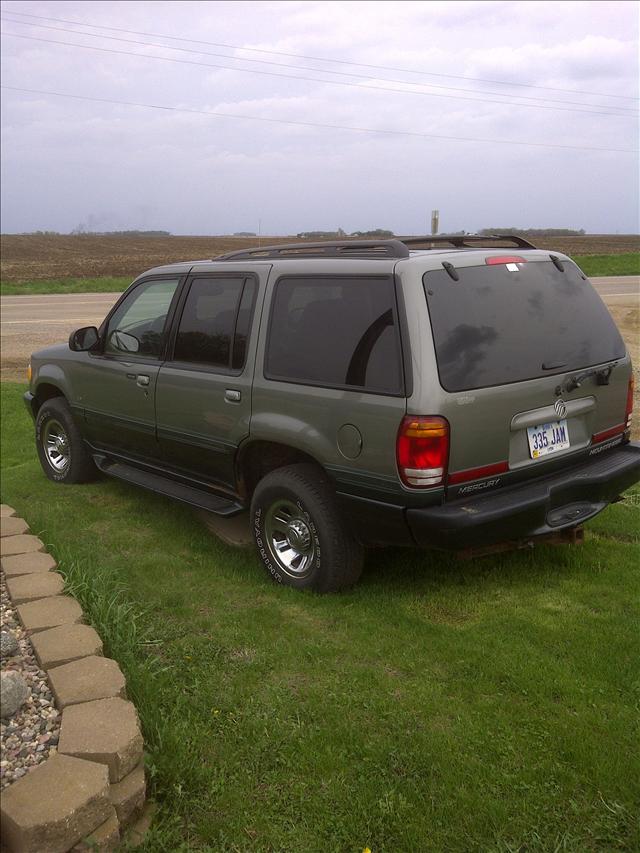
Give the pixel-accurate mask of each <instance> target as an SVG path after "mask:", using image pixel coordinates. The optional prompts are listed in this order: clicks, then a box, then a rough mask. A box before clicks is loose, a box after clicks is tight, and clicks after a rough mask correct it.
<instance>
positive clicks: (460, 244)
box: [398, 234, 536, 249]
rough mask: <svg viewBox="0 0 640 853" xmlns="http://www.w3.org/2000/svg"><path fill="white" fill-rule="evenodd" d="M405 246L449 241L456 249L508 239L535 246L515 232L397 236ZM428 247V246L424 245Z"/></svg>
mask: <svg viewBox="0 0 640 853" xmlns="http://www.w3.org/2000/svg"><path fill="white" fill-rule="evenodd" d="M398 240H400V241H401V242H402V243H404V244H405V246H419V245H421V244H423V243H449V244H450V245H452V246H454V247H455V248H456V249H475V248H478V247H477V245H473V244H474V243H475V244H477V243H495V242H498V241H500V242H505V241H507V240H510V241H511V242H512V243H513V244H514V245H515V246H517V247H518V248H519V249H535V248H536V246H534V245H533V243H530V242H529V241H528V240H525V239H524V237H519V236H518V235H517V234H438V235H436V236H430V235H428V236H426V237H398ZM470 241H471V242H470ZM425 248H430V247H425Z"/></svg>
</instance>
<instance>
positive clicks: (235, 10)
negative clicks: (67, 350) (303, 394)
mask: <svg viewBox="0 0 640 853" xmlns="http://www.w3.org/2000/svg"><path fill="white" fill-rule="evenodd" d="M2 8H3V10H4V11H8V12H10V11H11V10H12V9H13V10H14V11H20V12H29V13H32V14H35V15H49V16H52V17H57V18H69V19H77V20H84V21H90V22H93V23H103V24H106V25H108V26H113V27H123V28H129V29H134V30H141V31H145V32H149V33H168V34H172V35H181V36H185V37H187V38H194V39H202V40H206V41H210V42H224V43H227V44H238V45H239V44H245V45H247V46H252V47H258V46H259V47H261V48H265V49H269V50H278V51H285V52H291V53H298V54H307V55H312V56H319V57H323V56H325V57H334V58H340V59H348V60H351V61H357V62H363V63H369V64H373V65H379V66H391V67H394V68H396V69H400V68H413V69H418V70H421V71H423V72H427V71H430V72H437V73H439V74H443V75H453V76H451V77H436V76H428V75H426V74H425V76H424V77H419V76H417V75H411V74H405V73H402V72H400V71H397V70H396V71H386V72H385V71H380V70H375V69H371V68H366V67H360V68H351V69H350V68H349V66H343V65H332V66H329V65H327V64H326V63H320V62H312V61H309V60H303V59H300V60H296V59H295V58H287V57H284V56H270V55H268V54H257V53H248V52H245V53H242V54H239V53H238V52H237V51H234V50H232V49H229V50H226V51H225V50H224V49H223V48H219V47H213V46H209V47H207V46H206V45H200V46H198V45H197V44H188V43H184V45H183V46H186V47H190V48H192V49H200V48H201V49H202V50H203V51H209V52H215V53H228V54H229V55H230V56H231V55H233V54H235V55H236V56H238V55H242V56H245V57H252V58H254V59H257V58H262V59H268V60H270V61H273V62H280V63H283V64H284V65H294V66H295V65H304V66H313V67H318V68H321V67H325V68H329V67H331V68H332V69H333V70H340V71H343V72H347V71H348V70H351V71H353V72H354V73H357V74H362V75H371V76H373V77H374V78H376V77H377V80H376V79H372V80H367V79H361V78H357V77H355V76H354V77H350V78H349V77H345V78H341V77H340V76H339V75H328V74H324V75H323V74H314V73H313V72H309V71H298V72H296V71H295V69H293V68H286V67H285V68H282V69H278V68H276V67H272V66H269V65H264V66H261V65H259V64H256V63H242V62H233V61H229V62H227V61H225V60H223V59H220V58H219V57H212V56H206V55H190V54H188V53H177V52H175V51H170V50H166V51H165V50H159V49H154V50H150V49H149V48H144V47H142V46H135V45H127V44H120V43H118V42H113V41H100V40H95V39H91V38H89V37H87V36H81V35H70V34H68V33H54V32H52V31H47V30H38V29H36V28H32V27H27V26H20V25H17V24H5V25H4V28H5V30H6V31H13V32H22V33H25V34H29V35H37V36H38V37H42V38H54V39H58V40H66V41H77V42H81V43H85V44H90V43H93V44H96V43H97V44H100V45H102V46H105V47H109V48H110V49H115V50H131V51H137V52H140V53H143V52H147V53H149V52H152V53H154V54H155V55H165V56H173V57H178V58H181V59H192V60H195V61H202V62H204V63H207V62H208V63H213V64H229V65H231V66H238V67H245V68H252V69H254V70H255V69H260V70H264V71H272V72H280V73H282V74H290V75H295V74H296V73H299V74H300V75H302V76H305V77H317V78H319V82H310V81H307V80H294V79H286V78H279V77H276V76H269V75H259V74H254V73H243V72H241V71H239V70H233V69H218V68H209V67H204V66H203V67H200V66H197V65H188V64H182V63H172V62H161V61H156V60H152V59H146V58H137V57H132V56H126V55H119V54H111V53H100V52H95V51H91V50H81V49H73V48H68V47H61V46H58V45H51V44H44V43H39V42H32V41H26V40H25V41H22V40H19V39H10V38H7V39H6V40H4V39H3V47H4V50H3V82H4V83H5V85H15V86H23V87H27V88H34V89H49V90H52V91H59V92H71V93H77V94H86V95H89V96H97V97H102V98H107V99H114V100H125V101H136V102H141V103H156V104H167V105H173V106H177V107H184V108H186V109H190V108H193V109H196V110H209V111H213V112H223V113H229V114H233V115H251V116H255V117H260V118H269V119H279V120H282V121H287V120H293V121H299V122H320V123H327V124H338V125H346V126H353V127H365V128H374V129H376V128H377V129H381V130H384V129H398V130H406V131H415V132H421V133H426V134H439V135H442V136H457V137H465V136H466V137H482V138H489V139H505V140H508V139H510V140H514V141H516V140H529V141H533V142H539V143H548V144H555V145H563V144H564V145H575V146H592V147H600V148H627V149H631V148H635V147H637V145H636V142H637V123H636V122H634V120H632V119H630V118H628V117H607V116H599V115H590V114H582V113H578V112H561V111H551V110H547V109H536V108H527V107H525V106H515V105H513V104H494V103H488V102H482V101H480V102H477V103H474V102H472V101H470V100H463V99H462V98H463V97H469V98H472V97H478V98H482V97H485V98H487V99H491V100H501V99H500V98H499V97H498V96H494V95H491V96H490V95H484V96H483V94H482V93H486V92H505V93H509V95H510V99H511V100H513V99H515V96H516V95H527V96H528V97H538V98H540V99H545V100H541V101H540V102H539V103H540V104H547V105H548V104H549V101H550V100H553V99H555V100H557V101H576V102H578V103H584V104H588V103H590V102H591V103H603V104H612V105H616V106H621V105H623V106H636V107H637V101H635V102H634V101H621V100H616V99H607V98H603V97H602V96H598V97H596V96H583V95H579V94H573V95H572V94H570V93H569V92H549V91H545V90H534V89H527V88H520V87H507V86H501V85H499V84H497V83H488V82H487V83H482V82H478V81H476V82H474V81H471V80H469V81H465V80H464V79H454V78H455V77H458V78H464V77H482V78H487V79H492V80H511V81H514V82H531V83H537V84H538V85H542V86H553V87H559V88H562V89H568V90H589V91H597V92H605V93H612V94H629V95H633V94H635V95H637V84H638V80H637V58H636V54H637V14H636V12H635V7H634V4H629V3H624V2H622V3H619V2H608V3H607V2H604V3H600V2H591V3H581V4H578V3H564V2H554V3H547V2H536V3H528V2H521V3H512V2H497V3H485V2H470V3H469V2H460V3H447V2H430V3H421V2H409V3H394V4H383V3H375V2H357V3H355V2H337V3H328V2H307V1H306V0H305V2H284V3H283V2H275V3H271V2H270V3H261V2H255V3H253V2H250V3H245V2H229V3H227V2H222V3H204V2H203V3H191V2H182V3H173V2H156V3H153V4H150V3H146V2H128V3H126V4H125V3H117V4H113V3H110V2H85V1H84V0H79V2H20V3H17V2H6V3H4V4H3V6H2ZM578 9H579V11H577V10H578ZM54 25H55V26H57V24H54ZM60 26H67V25H66V24H62V25H60ZM111 34H112V35H121V36H122V37H124V38H134V39H136V38H137V39H143V38H144V36H134V35H132V36H128V35H127V34H126V33H120V34H118V33H116V32H114V33H111ZM147 40H149V41H158V38H157V37H154V38H148V39H147ZM323 78H324V79H325V80H329V79H335V80H340V79H343V80H352V81H353V82H359V83H361V84H363V85H367V86H375V85H378V86H381V87H388V88H396V89H399V88H403V86H402V84H401V83H394V82H386V81H387V80H406V81H407V82H410V83H412V84H414V85H412V86H411V87H410V88H412V89H414V90H416V86H415V84H416V83H423V84H425V86H426V88H424V89H423V91H425V92H427V91H430V92H432V93H439V94H445V90H443V89H436V88H434V87H431V88H429V87H428V84H429V83H431V84H438V85H440V86H450V87H457V88H460V89H469V90H471V91H470V92H462V91H460V92H456V91H451V92H450V93H449V94H450V95H452V96H454V95H455V96H458V97H457V98H454V97H451V98H442V97H433V96H427V95H419V94H399V93H388V92H380V91H374V90H370V89H365V88H356V87H347V86H338V85H332V84H330V83H328V82H321V80H322V79H323ZM474 93H476V94H475V95H474ZM3 94H4V97H3V179H4V187H3V208H2V217H3V228H4V229H5V230H30V229H36V228H54V229H59V230H68V229H70V228H73V227H74V226H75V225H77V224H78V222H79V221H81V220H82V221H89V217H90V215H91V214H93V215H94V218H98V219H99V220H100V221H101V222H108V221H109V217H111V218H112V219H113V225H112V226H111V227H122V223H123V222H127V223H128V227H166V228H169V229H170V230H172V231H174V232H177V233H188V232H194V233H195V232H200V233H202V232H207V231H212V230H213V231H219V232H228V231H234V230H240V229H244V228H248V229H250V230H255V221H256V220H257V218H259V217H260V216H261V217H262V218H263V220H264V223H263V230H265V228H267V229H268V230H271V231H273V232H283V233H286V232H295V231H298V230H302V229H306V228H314V227H329V226H331V225H334V226H336V225H342V227H344V228H346V229H347V230H355V229H357V228H365V227H373V226H377V225H380V226H383V225H384V226H386V227H391V228H393V229H394V230H397V231H398V232H400V231H405V232H407V231H416V230H421V229H422V228H423V227H424V223H425V216H426V212H427V211H428V210H430V209H431V207H439V208H440V210H441V216H442V223H443V227H445V228H450V229H452V230H454V229H458V228H476V227H482V226H483V225H485V224H494V223H496V222H498V223H500V222H503V223H512V224H517V225H558V226H561V225H567V226H576V227H584V228H587V229H589V230H594V231H603V230H623V231H630V230H636V229H637V227H638V194H637V184H638V181H637V175H638V172H637V159H636V158H634V156H633V155H623V154H607V153H594V152H588V151H581V152H578V151H573V152H572V151H562V150H553V149H545V148H524V147H522V148H520V147H510V146H507V145H500V144H490V143H480V142H478V143H468V142H455V141H452V140H450V141H447V140H437V139H420V138H411V137H402V136H397V137H394V136H389V135H383V134H370V135H365V134H359V133H352V132H349V131H342V130H329V129H320V128H305V127H300V126H291V125H286V124H276V123H263V122H257V121H255V122H254V121H245V120H241V119H233V118H217V119H216V118H213V117H208V116H201V115H196V114H189V113H179V112H162V111H155V110H145V109H139V108H135V107H126V106H117V105H110V104H100V103H94V102H90V101H74V100H68V99H62V98H53V97H49V98H47V97H43V96H36V95H24V94H20V93H15V92H8V91H5V92H4V93H3ZM522 103H524V101H522V100H521V104H522ZM532 103H533V102H532ZM143 220H144V221H143ZM116 223H117V224H116ZM266 223H269V225H267V224H266ZM100 227H105V228H106V227H109V226H108V225H102V226H100Z"/></svg>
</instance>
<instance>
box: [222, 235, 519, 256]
mask: <svg viewBox="0 0 640 853" xmlns="http://www.w3.org/2000/svg"><path fill="white" fill-rule="evenodd" d="M507 241H510V242H511V243H513V244H514V245H515V246H517V247H518V248H520V249H535V248H536V247H535V246H534V245H533V244H532V243H529V241H528V240H525V239H524V238H523V237H518V236H516V235H515V234H491V235H488V236H483V235H481V234H464V235H462V234H451V235H449V236H447V235H446V234H442V235H438V236H436V237H432V236H426V237H397V238H396V239H393V240H328V241H326V242H322V243H303V242H300V243H281V244H280V245H278V246H262V247H258V248H252V249H238V250H237V251H235V252H227V253H226V254H225V255H220V256H219V257H217V258H214V259H213V260H215V261H231V260H233V261H237V260H255V261H260V260H267V259H274V258H408V257H409V255H410V252H409V248H410V247H412V246H415V247H419V246H421V247H423V248H425V249H430V248H433V247H434V244H436V245H439V244H441V243H449V245H451V246H453V247H454V248H456V249H476V248H479V247H478V245H474V244H478V243H481V244H485V245H486V244H487V243H488V244H491V243H496V242H501V243H504V242H507ZM425 244H426V245H425Z"/></svg>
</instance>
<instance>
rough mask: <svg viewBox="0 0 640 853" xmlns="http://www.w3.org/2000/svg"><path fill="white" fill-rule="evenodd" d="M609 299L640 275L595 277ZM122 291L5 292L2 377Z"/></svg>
mask: <svg viewBox="0 0 640 853" xmlns="http://www.w3.org/2000/svg"><path fill="white" fill-rule="evenodd" d="M592 282H593V284H594V285H595V286H596V288H597V290H598V292H599V293H600V295H601V296H602V297H603V299H604V300H605V302H607V303H609V302H610V304H611V305H612V306H614V305H615V306H616V307H617V306H619V305H620V304H621V303H623V302H625V300H629V307H630V308H631V309H633V307H634V305H635V306H636V307H637V305H638V297H639V295H640V276H610V277H607V278H594V279H592ZM119 296H120V294H119V293H65V294H51V295H39V296H38V295H37V296H3V297H2V298H1V299H0V311H1V316H0V350H1V355H2V365H1V367H2V378H3V379H23V378H24V371H25V368H26V365H27V362H28V360H29V355H30V354H31V353H32V352H34V351H35V350H38V349H41V348H42V347H45V346H48V345H49V344H53V343H57V342H60V341H66V340H68V338H69V335H70V333H71V332H72V331H73V330H74V329H78V328H80V327H81V326H97V325H99V324H100V322H101V321H102V319H103V318H104V316H105V314H107V312H108V311H109V309H110V308H111V306H112V305H113V304H114V302H115V301H116V299H117V298H118V297H119Z"/></svg>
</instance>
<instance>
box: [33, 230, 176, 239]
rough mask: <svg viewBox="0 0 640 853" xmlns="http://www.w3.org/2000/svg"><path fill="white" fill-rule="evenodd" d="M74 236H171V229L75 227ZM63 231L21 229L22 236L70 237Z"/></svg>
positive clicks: (72, 232)
mask: <svg viewBox="0 0 640 853" xmlns="http://www.w3.org/2000/svg"><path fill="white" fill-rule="evenodd" d="M69 234H72V235H73V236H75V237H77V236H82V237H170V236H171V231H137V230H133V231H86V230H85V229H83V228H74V229H73V231H71V232H69ZM69 234H67V233H65V232H63V231H21V232H20V234H19V236H20V237H68V236H69Z"/></svg>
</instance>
